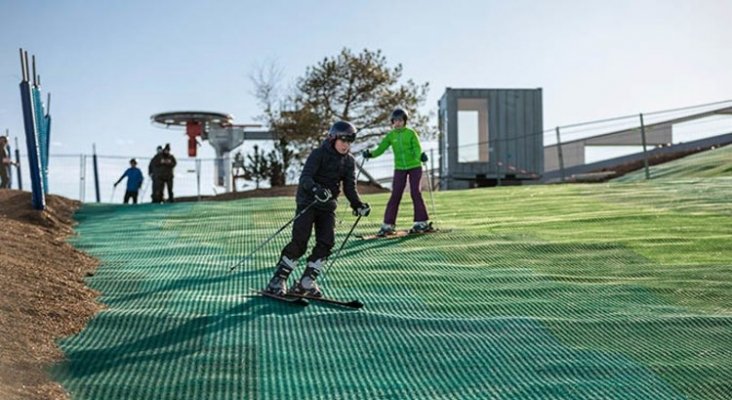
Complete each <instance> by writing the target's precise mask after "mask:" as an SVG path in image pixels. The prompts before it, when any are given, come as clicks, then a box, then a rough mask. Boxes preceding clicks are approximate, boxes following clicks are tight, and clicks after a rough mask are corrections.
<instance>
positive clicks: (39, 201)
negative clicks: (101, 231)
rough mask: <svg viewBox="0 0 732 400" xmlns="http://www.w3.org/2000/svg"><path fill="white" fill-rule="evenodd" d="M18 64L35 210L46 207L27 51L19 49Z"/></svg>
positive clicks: (32, 198)
mask: <svg viewBox="0 0 732 400" xmlns="http://www.w3.org/2000/svg"><path fill="white" fill-rule="evenodd" d="M20 66H21V70H22V73H23V79H22V80H21V81H20V102H21V104H22V106H23V126H24V127H25V143H26V145H27V147H28V171H29V172H30V180H31V194H32V196H31V203H32V205H33V208H34V209H36V210H43V209H45V208H46V196H45V191H44V190H43V179H42V178H41V160H40V155H39V152H38V140H37V138H38V134H37V132H36V121H35V110H34V107H33V93H32V89H31V86H30V82H29V81H28V79H29V77H30V73H29V70H28V53H26V52H24V51H23V49H20Z"/></svg>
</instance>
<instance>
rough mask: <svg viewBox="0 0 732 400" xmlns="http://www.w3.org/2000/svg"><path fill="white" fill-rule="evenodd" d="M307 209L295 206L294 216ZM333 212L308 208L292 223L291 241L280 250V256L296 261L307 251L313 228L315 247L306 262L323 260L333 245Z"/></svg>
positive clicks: (314, 207)
mask: <svg viewBox="0 0 732 400" xmlns="http://www.w3.org/2000/svg"><path fill="white" fill-rule="evenodd" d="M306 207H307V204H305V205H300V204H298V205H297V211H296V212H295V215H297V214H299V213H300V212H302V210H304V209H305V208H306ZM335 221H336V217H335V210H332V209H320V208H317V206H313V207H310V209H309V210H307V211H306V212H305V213H304V214H303V215H301V216H300V217H299V218H297V219H296V220H295V221H294V222H293V223H292V240H290V243H288V244H287V246H285V248H284V249H282V255H283V256H286V257H287V258H289V259H291V260H297V259H299V258H300V257H302V255H303V254H305V252H306V251H307V247H308V241H309V240H310V235H311V234H312V231H313V227H315V247H313V251H312V252H311V253H310V256H308V259H307V260H308V262H310V261H316V260H320V259H325V258H327V257H328V256H329V255H330V251H331V249H333V245H334V244H335Z"/></svg>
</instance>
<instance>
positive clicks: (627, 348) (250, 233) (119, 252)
mask: <svg viewBox="0 0 732 400" xmlns="http://www.w3.org/2000/svg"><path fill="white" fill-rule="evenodd" d="M731 196H732V179H724V178H718V179H707V180H697V181H695V183H693V184H675V183H668V182H666V183H664V182H663V181H653V182H652V183H650V184H647V183H632V184H606V185H551V186H533V187H511V188H498V189H481V190H469V191H452V192H444V193H436V194H435V207H434V208H433V207H432V206H431V202H430V200H429V199H430V198H429V195H428V194H427V193H425V197H426V200H427V203H428V206H429V208H430V211H431V212H432V218H433V220H434V221H436V224H437V225H438V226H439V227H441V228H443V229H451V231H450V232H446V233H442V234H434V235H425V236H419V237H409V238H406V239H398V240H397V239H395V240H377V241H361V240H358V239H355V238H353V237H352V238H351V239H350V241H349V242H348V243H347V244H346V247H345V248H344V251H343V252H342V253H341V255H340V257H339V259H337V260H336V261H335V264H334V265H333V266H332V267H331V269H330V270H329V272H328V273H327V274H326V277H325V279H324V280H323V287H324V290H325V292H326V293H327V294H328V295H331V296H335V297H339V298H343V299H353V298H358V299H360V300H362V301H363V302H365V303H366V307H365V308H364V309H362V310H360V311H347V310H341V309H337V308H332V307H323V306H319V305H317V304H311V305H310V306H309V307H307V308H295V307H293V306H288V305H282V304H279V303H275V302H273V301H269V300H266V299H261V298H257V297H248V295H249V292H250V289H252V288H258V287H262V286H263V285H264V284H265V282H266V280H267V279H268V277H269V275H270V274H271V271H272V267H273V264H274V262H275V260H276V259H277V255H278V253H279V250H280V249H281V247H282V246H284V244H285V243H286V242H287V240H288V239H289V237H288V236H289V231H286V232H284V233H283V234H282V235H280V236H278V237H277V238H275V239H274V240H272V241H271V242H270V243H269V244H268V245H266V246H265V247H264V248H263V249H262V250H261V251H260V252H258V253H257V254H256V255H255V256H254V257H253V258H252V260H250V261H249V262H246V263H244V264H242V265H241V266H240V268H238V269H237V270H236V271H235V272H233V273H229V272H228V270H229V268H230V267H231V266H232V265H235V264H236V263H237V262H238V261H239V260H241V258H242V256H243V255H245V254H247V253H249V252H250V251H251V250H253V249H254V248H255V247H256V246H257V245H258V244H259V243H261V242H263V241H264V240H265V239H266V238H267V237H268V236H269V235H271V234H272V233H274V232H275V231H276V230H277V229H278V228H279V227H280V226H281V225H282V224H284V223H285V222H287V220H288V219H290V218H291V217H292V216H293V201H292V200H290V199H277V200H272V199H258V200H244V201H237V202H227V203H199V204H177V205H173V206H147V205H146V206H141V207H128V208H123V207H113V208H110V207H95V206H87V207H85V208H84V209H83V210H82V211H81V213H80V214H79V219H80V221H81V223H80V225H79V229H78V231H79V237H78V238H77V239H76V240H75V244H76V245H77V246H78V247H80V248H82V249H84V250H86V251H88V252H90V253H92V254H93V255H95V256H97V257H99V258H100V259H101V260H102V262H103V265H102V266H101V267H100V268H99V273H98V274H97V275H96V276H95V277H93V278H91V279H90V281H89V283H90V285H91V286H92V287H94V288H96V289H98V290H100V291H101V292H102V293H103V296H102V298H101V299H102V301H104V302H105V303H106V304H107V305H108V306H109V308H108V309H107V310H105V311H103V312H102V313H100V314H99V315H98V316H97V318H95V319H94V320H93V321H92V322H91V323H90V325H89V327H88V328H87V329H86V330H85V331H84V332H82V333H81V334H79V335H77V336H75V337H72V338H69V339H68V340H65V341H64V342H63V343H62V346H63V348H64V349H65V351H66V353H67V356H68V358H69V361H68V362H67V363H64V364H62V365H60V366H59V367H58V368H57V369H56V376H57V377H58V378H59V379H60V381H61V382H62V383H63V384H64V386H65V387H66V388H67V389H68V390H70V392H71V393H72V398H76V399H97V398H105V399H123V398H170V399H194V398H195V399H199V398H211V399H239V398H267V399H279V398H288V397H299V398H332V399H357V398H369V399H370V398H376V399H379V398H393V399H402V398H409V399H413V398H420V399H434V398H445V399H448V398H449V399H462V398H465V399H536V398H543V399H576V398H583V399H587V398H596V399H648V398H653V399H683V398H692V399H726V398H728V394H729V393H730V392H732V386H731V384H730V382H732V283H731V282H732V249H731V247H732V246H729V243H730V242H732V224H729V223H728V221H729V220H730V217H732V205H730V202H729V199H730V198H732V197H731ZM386 199H387V197H386V196H385V195H377V196H369V197H367V200H368V201H370V202H371V204H372V206H373V207H374V209H375V212H374V215H372V216H371V217H369V218H367V219H364V221H363V222H362V224H361V225H359V226H358V227H357V228H356V232H357V233H371V232H375V231H376V230H377V229H378V226H379V225H380V222H381V221H380V219H381V216H382V213H383V209H384V205H385V202H386ZM341 207H342V209H341V210H340V212H339V219H340V220H341V222H340V223H339V224H338V225H337V230H338V235H337V243H336V248H337V247H338V246H340V244H341V241H342V240H343V239H344V237H345V234H346V233H347V232H348V230H349V229H350V227H351V224H352V223H353V222H354V220H355V219H354V217H352V216H351V215H350V214H349V213H348V212H347V211H348V210H346V209H345V207H344V204H342V205H341ZM401 216H402V218H401V219H400V221H399V225H400V226H401V227H407V226H409V225H410V224H411V220H410V216H411V204H410V202H409V199H408V196H406V198H405V201H404V202H403V204H402V210H401ZM334 250H335V249H334ZM301 269H302V266H301ZM298 272H300V271H298Z"/></svg>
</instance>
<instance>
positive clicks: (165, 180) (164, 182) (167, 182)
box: [153, 176, 174, 203]
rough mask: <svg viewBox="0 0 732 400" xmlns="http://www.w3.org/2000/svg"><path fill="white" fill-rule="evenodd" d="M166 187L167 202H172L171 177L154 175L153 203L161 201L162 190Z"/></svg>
mask: <svg viewBox="0 0 732 400" xmlns="http://www.w3.org/2000/svg"><path fill="white" fill-rule="evenodd" d="M166 186H167V188H168V202H171V203H172V202H173V200H174V199H173V177H172V176H171V177H155V179H153V203H162V202H163V191H164V190H165V187H166Z"/></svg>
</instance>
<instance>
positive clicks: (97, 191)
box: [92, 143, 101, 203]
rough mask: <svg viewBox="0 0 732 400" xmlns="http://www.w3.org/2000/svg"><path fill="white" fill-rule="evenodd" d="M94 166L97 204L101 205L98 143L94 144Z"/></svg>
mask: <svg viewBox="0 0 732 400" xmlns="http://www.w3.org/2000/svg"><path fill="white" fill-rule="evenodd" d="M92 164H93V167H94V191H95V194H96V199H97V203H100V202H101V201H100V200H99V167H98V165H97V145H96V143H92Z"/></svg>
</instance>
